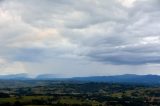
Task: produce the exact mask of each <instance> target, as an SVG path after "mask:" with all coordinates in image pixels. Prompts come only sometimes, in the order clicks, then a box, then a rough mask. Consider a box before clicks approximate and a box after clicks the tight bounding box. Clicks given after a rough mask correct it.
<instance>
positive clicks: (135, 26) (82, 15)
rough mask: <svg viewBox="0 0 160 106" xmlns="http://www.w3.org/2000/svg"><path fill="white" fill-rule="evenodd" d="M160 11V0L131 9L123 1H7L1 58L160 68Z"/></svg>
mask: <svg viewBox="0 0 160 106" xmlns="http://www.w3.org/2000/svg"><path fill="white" fill-rule="evenodd" d="M0 2H2V1H0ZM159 5H160V2H159V0H136V1H135V2H134V4H133V6H132V7H125V6H124V5H122V3H121V2H119V0H80V1H75V0H67V1H66V0H8V1H7V0H4V1H3V3H1V7H0V28H1V30H0V42H1V43H0V47H1V48H2V50H1V51H0V57H3V58H5V59H7V60H8V61H18V62H28V63H30V64H32V62H37V63H38V62H40V61H41V60H43V59H45V61H47V60H50V59H51V60H53V61H54V59H55V58H56V59H63V58H64V61H67V59H69V58H77V60H78V59H82V60H85V61H88V60H89V61H90V62H99V63H105V64H114V65H115V64H116V65H143V64H150V63H151V64H159V63H160V55H159V54H160V48H159V47H160V43H159V42H160V38H159V37H160V30H159V29H160V24H159V23H160V19H159V17H160V6H159ZM50 62H51V61H50ZM50 64H51V63H50Z"/></svg>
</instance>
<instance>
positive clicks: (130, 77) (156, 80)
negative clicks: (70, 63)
mask: <svg viewBox="0 0 160 106" xmlns="http://www.w3.org/2000/svg"><path fill="white" fill-rule="evenodd" d="M0 80H63V81H81V82H108V83H144V84H160V76H159V75H135V74H125V75H115V76H90V77H73V78H57V77H56V75H54V74H42V75H38V76H37V77H36V78H29V77H28V75H27V74H24V73H23V74H13V75H0Z"/></svg>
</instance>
